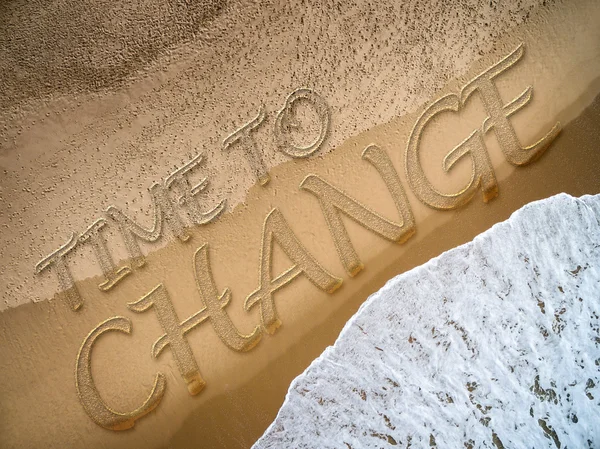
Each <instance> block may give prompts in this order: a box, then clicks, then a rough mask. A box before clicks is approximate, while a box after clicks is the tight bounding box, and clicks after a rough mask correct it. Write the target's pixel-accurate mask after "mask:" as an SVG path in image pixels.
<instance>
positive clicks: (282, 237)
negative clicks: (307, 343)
mask: <svg viewBox="0 0 600 449" xmlns="http://www.w3.org/2000/svg"><path fill="white" fill-rule="evenodd" d="M523 53H524V46H523V45H520V46H519V47H517V48H516V49H515V50H514V51H512V52H511V53H510V54H508V55H507V56H506V57H504V58H502V59H501V60H500V61H499V62H497V63H496V64H494V65H492V66H491V67H489V68H488V69H487V70H485V71H484V72H482V73H481V74H479V75H478V76H477V77H475V78H474V79H472V80H471V81H469V82H468V83H466V84H465V85H464V86H463V87H462V89H461V90H460V91H459V92H457V93H451V94H448V95H445V96H443V97H441V98H438V99H436V100H435V101H433V102H431V103H430V104H429V105H428V106H427V107H426V108H425V110H424V111H423V113H422V114H421V115H420V116H419V118H418V119H417V120H416V122H415V124H414V127H413V129H412V132H411V133H410V136H409V138H408V142H407V144H406V154H405V167H404V168H405V170H404V175H405V176H406V179H407V181H408V184H409V186H410V188H411V190H412V192H413V193H414V194H415V196H416V197H417V198H418V199H419V200H420V201H421V202H423V203H424V204H426V205H427V206H429V207H432V208H435V209H439V210H449V209H455V208H458V207H460V206H463V205H465V204H466V203H468V202H469V201H471V200H472V198H473V197H474V195H475V194H476V193H477V191H481V193H482V198H483V201H484V202H488V201H490V200H492V199H493V198H495V197H496V196H497V195H498V184H497V181H496V177H495V174H494V170H493V167H492V164H491V162H490V158H489V155H488V150H487V148H486V146H485V143H484V140H483V136H484V134H486V133H487V132H489V131H491V130H493V131H494V133H495V135H496V138H497V141H498V142H499V145H500V148H501V149H502V151H503V153H504V156H505V158H506V159H507V160H508V161H509V162H510V163H512V164H514V165H526V164H528V163H530V162H532V161H534V160H535V159H536V158H538V157H539V156H540V155H541V154H543V153H544V151H545V150H546V149H547V148H548V146H549V145H550V144H551V143H552V141H553V140H554V139H555V137H556V136H557V135H558V133H559V132H560V124H559V123H557V124H555V125H554V126H553V127H552V128H551V129H550V130H549V131H548V132H547V133H546V134H545V136H544V137H543V138H541V139H540V140H539V141H538V142H535V143H533V144H531V145H529V146H523V145H522V144H521V143H520V142H519V139H518V138H517V135H516V133H515V130H514V128H513V126H512V124H511V122H510V119H509V118H510V116H511V115H512V114H514V113H515V112H516V111H518V110H519V109H521V108H523V107H524V106H526V105H527V103H528V102H529V101H530V99H531V96H532V88H531V87H527V88H526V89H525V90H524V91H523V92H522V93H521V94H520V95H518V96H517V97H516V98H513V99H512V100H510V101H509V102H504V101H503V100H502V98H501V96H500V94H499V92H498V89H497V87H496V85H495V79H496V77H498V76H500V75H501V74H502V73H503V72H505V71H506V70H508V69H509V68H510V67H512V66H513V65H514V64H516V63H517V62H518V61H519V60H520V59H521V57H522V56H523ZM473 94H478V95H479V97H480V98H481V100H482V102H483V105H484V107H485V111H486V113H487V117H485V119H484V120H483V122H482V124H481V127H480V128H477V129H475V130H473V132H472V133H471V134H470V135H469V136H468V137H466V139H465V140H463V141H462V142H461V143H460V144H459V145H457V146H456V147H455V148H453V149H452V150H450V151H449V152H448V153H447V154H446V156H445V157H444V159H443V161H442V164H443V165H442V166H443V168H444V170H445V171H450V170H451V169H452V167H453V166H454V164H455V163H456V162H457V161H459V160H461V159H462V158H465V157H469V158H470V160H471V177H470V180H469V182H468V184H467V185H466V186H464V187H463V188H462V189H460V190H459V191H457V192H454V193H451V194H447V193H441V192H439V191H438V190H436V189H435V188H434V187H433V185H432V183H431V182H430V180H429V179H428V178H427V176H426V175H425V172H424V170H423V167H422V165H421V153H422V151H423V149H422V148H421V136H422V134H423V132H424V130H425V129H426V128H427V126H428V124H429V123H430V121H431V120H432V119H433V118H434V117H436V116H437V115H439V114H441V113H444V112H455V113H456V112H458V111H460V110H461V108H462V107H463V106H464V105H465V103H466V102H467V101H468V100H469V99H470V98H471V96H472V95H473ZM302 102H304V103H306V104H307V105H308V106H310V107H311V108H313V110H314V111H315V113H316V116H317V117H318V120H319V124H320V126H319V128H318V131H317V134H316V136H315V138H314V141H313V142H312V143H311V144H310V145H308V146H299V145H298V144H297V141H296V140H294V138H293V137H292V132H291V131H292V128H294V127H297V126H298V124H297V117H296V114H297V105H298V104H299V103H302ZM265 118H266V113H265V111H264V109H263V108H261V110H260V111H259V113H258V114H257V116H256V117H254V118H253V119H252V120H251V121H249V122H248V123H247V124H245V125H244V126H242V127H241V128H239V129H238V130H236V131H235V132H233V133H232V134H231V135H229V136H228V137H227V138H226V139H225V140H224V142H223V150H226V151H242V152H243V153H244V155H245V156H246V157H247V160H248V163H249V164H250V166H251V168H252V170H253V172H254V174H255V176H256V179H257V181H258V182H259V183H260V184H261V185H266V184H267V183H268V182H269V181H270V178H269V173H268V170H267V167H266V165H265V163H264V161H263V159H262V156H261V154H262V153H261V151H260V148H259V147H258V145H257V143H256V141H255V139H254V137H253V135H254V133H255V132H256V131H257V129H258V128H260V127H261V126H262V125H263V123H264V121H265ZM330 119H331V117H330V110H329V107H328V105H327V103H326V101H325V100H324V99H323V98H322V97H321V96H320V95H318V94H317V93H316V92H314V91H312V90H310V89H298V90H296V91H294V92H292V93H291V94H290V95H289V96H288V97H287V99H286V100H285V103H284V106H283V108H282V109H281V110H280V111H279V112H278V114H277V116H276V119H275V125H274V128H273V138H274V140H275V142H276V144H277V147H278V148H279V150H280V151H282V152H283V153H285V154H287V155H289V156H290V157H294V158H306V157H309V156H311V155H312V154H314V153H316V152H318V151H319V149H320V148H321V147H322V145H323V143H324V142H325V140H326V138H327V134H328V132H329V126H330ZM362 159H363V160H364V161H365V163H366V164H368V165H370V166H371V167H372V169H374V170H375V171H376V172H377V173H378V174H379V176H380V177H381V178H382V180H383V181H384V183H385V186H386V187H387V195H390V196H391V197H392V198H393V200H394V203H395V206H396V210H397V216H396V217H392V218H390V217H388V218H386V217H382V216H380V215H379V214H377V213H375V212H373V211H372V210H371V209H369V208H368V207H367V206H365V205H363V204H361V203H359V202H358V201H356V200H355V199H354V198H352V197H351V196H350V195H348V194H346V193H345V192H343V191H342V190H340V189H339V188H337V187H336V186H335V185H334V184H332V183H330V182H329V181H327V180H326V179H323V178H321V177H319V176H317V175H315V174H307V176H306V177H305V178H304V180H303V181H302V182H301V183H300V186H299V187H300V190H301V191H303V192H306V193H308V194H310V195H313V196H314V197H315V200H316V201H317V202H318V203H319V204H320V206H321V211H322V213H323V215H324V217H325V220H326V222H327V226H328V229H329V232H330V235H331V238H332V240H333V243H334V245H335V248H336V250H337V253H338V256H339V258H340V260H341V262H342V265H343V267H344V269H345V270H346V272H347V273H348V274H349V275H350V276H351V277H353V276H356V275H358V274H359V273H360V272H361V270H362V269H363V263H362V262H361V260H360V257H359V255H358V253H357V251H356V249H355V248H354V246H353V244H352V242H351V240H350V236H349V234H348V232H347V230H346V228H345V225H344V222H343V221H342V215H345V216H347V217H350V218H352V219H353V220H354V221H355V222H357V223H359V224H360V225H361V226H363V227H364V228H366V229H368V230H370V231H372V232H373V233H375V234H377V235H379V236H381V237H382V238H384V239H387V240H389V241H391V242H396V243H399V244H402V243H404V242H405V241H407V240H408V239H409V238H410V237H411V236H412V235H413V234H414V233H415V230H416V227H415V220H414V217H413V213H412V210H411V207H410V204H409V202H408V200H407V197H406V194H405V191H404V188H403V186H402V183H401V180H400V176H399V174H398V172H397V171H396V169H395V168H394V166H393V164H392V162H391V160H390V158H389V156H388V154H387V152H386V151H385V150H384V149H382V148H380V147H379V146H377V145H375V144H373V145H369V146H367V147H366V148H365V149H364V151H363V152H362ZM203 160H204V157H203V155H202V154H199V155H197V156H196V157H194V158H193V159H191V160H190V161H189V162H188V163H186V164H185V165H183V166H182V167H180V168H179V169H177V170H175V171H174V172H173V173H171V174H170V175H168V176H167V177H166V178H165V179H164V181H163V182H162V183H160V184H155V185H153V186H152V187H151V188H150V195H151V197H152V200H153V204H154V216H153V225H152V227H151V228H145V227H144V226H142V225H140V224H138V223H136V222H135V221H133V220H132V219H131V218H129V217H128V215H127V214H126V213H124V212H123V211H122V210H120V209H118V208H117V207H114V206H111V207H109V208H108V209H107V210H106V211H105V213H104V215H103V216H102V217H101V218H99V219H97V220H95V221H94V222H93V223H92V225H91V226H90V227H89V228H88V229H86V230H85V231H84V232H82V233H81V234H79V235H76V234H73V236H72V237H71V239H70V240H69V241H68V242H67V243H66V244H64V245H63V246H61V247H60V248H58V249H57V250H56V251H54V252H53V253H51V254H50V255H48V256H47V257H45V258H44V259H43V260H42V261H40V262H39V263H38V265H37V266H36V273H42V272H44V271H49V270H53V271H54V272H55V273H56V275H57V276H58V280H59V283H60V287H61V289H62V290H63V298H64V300H65V301H66V302H67V303H68V305H69V306H70V308H71V309H72V310H74V311H76V310H78V309H79V308H80V307H81V306H82V305H83V299H82V298H81V296H80V294H79V292H78V290H77V287H76V285H75V282H74V281H73V277H72V275H71V272H70V269H69V265H68V261H67V256H68V255H69V253H71V252H73V251H76V249H77V248H78V247H80V246H81V245H86V244H90V245H91V247H92V248H93V250H94V253H95V255H96V259H97V261H98V264H99V265H100V268H101V269H102V272H103V275H104V280H103V281H102V283H100V285H99V288H100V289H101V290H102V291H110V290H111V289H113V288H115V287H116V286H117V285H119V283H120V282H121V281H122V280H123V279H124V278H125V277H126V276H128V275H131V274H132V273H134V272H135V270H138V269H140V268H141V267H143V266H144V264H145V263H146V261H145V258H144V256H143V254H142V251H141V249H140V246H139V241H145V242H156V241H158V240H159V239H160V238H161V237H162V236H163V235H164V229H165V228H168V229H169V230H170V231H171V233H173V234H174V235H175V236H176V237H177V238H178V239H179V240H181V241H182V242H186V241H188V239H189V234H188V232H187V230H186V229H187V228H188V227H189V226H193V225H196V226H203V225H205V224H207V223H210V222H213V221H215V220H216V219H218V217H219V216H220V215H221V214H222V212H223V210H224V209H225V206H226V200H225V199H223V200H221V201H220V202H218V203H217V204H216V205H212V206H207V207H204V205H202V204H200V202H199V201H198V199H197V197H196V196H197V194H198V193H200V192H202V191H203V190H204V189H205V188H206V187H207V185H208V180H207V179H206V178H205V179H203V180H202V181H201V182H200V183H198V184H197V185H191V182H190V179H189V175H190V173H191V172H193V171H194V170H196V169H197V168H198V167H200V166H201V165H202V162H203ZM298 194H302V193H298ZM184 217H187V222H186V221H184ZM107 226H115V227H116V228H117V229H118V230H119V232H120V235H121V236H122V238H123V241H124V243H125V247H126V248H127V251H128V253H129V256H130V259H129V262H128V263H127V264H126V265H123V266H116V265H115V263H114V260H113V257H112V256H111V254H110V252H109V250H108V248H107V245H106V241H105V238H104V236H103V232H104V228H106V227H107ZM275 245H277V246H279V247H280V248H281V249H282V250H283V252H284V253H285V254H286V255H287V257H288V259H289V261H290V265H289V268H287V269H286V270H284V271H283V272H281V273H278V274H276V275H272V268H273V266H272V265H273V264H272V255H273V250H274V247H275ZM257 254H258V260H259V265H258V285H257V287H256V289H255V290H254V291H253V292H250V293H249V294H248V296H247V297H246V299H245V302H244V308H245V310H247V311H248V310H250V309H252V308H258V310H259V315H260V320H261V321H260V323H259V324H257V325H256V327H255V328H254V330H253V331H252V332H251V333H249V334H247V335H245V334H243V333H241V332H240V331H239V330H238V329H237V328H236V326H235V324H234V323H233V322H232V320H231V319H230V318H229V315H228V312H227V308H228V304H229V301H230V296H231V293H230V290H229V288H227V287H223V286H217V285H216V283H215V281H214V278H213V273H212V271H211V264H210V258H211V250H210V247H209V244H208V243H203V244H202V245H201V246H200V247H199V248H198V249H197V251H196V253H195V255H194V257H193V260H192V261H191V263H192V265H193V271H194V275H195V279H196V290H197V301H198V304H199V310H198V311H197V312H196V313H194V314H193V315H191V316H189V317H187V318H185V319H184V320H181V319H180V317H179V316H177V313H176V312H175V309H174V307H173V302H172V297H171V296H170V295H169V292H168V289H167V286H165V285H164V284H162V283H159V284H158V285H154V286H152V288H149V291H148V293H147V294H145V295H144V296H143V297H142V298H141V299H138V300H137V301H134V302H131V303H129V304H127V307H128V309H129V310H131V311H133V312H135V313H146V312H148V313H153V314H154V315H155V317H156V319H157V320H158V322H159V323H160V325H161V327H162V329H163V332H164V333H163V335H161V336H160V337H159V338H158V339H157V340H156V342H155V343H154V345H153V347H152V356H153V357H158V356H159V355H160V354H161V353H162V352H163V351H164V350H166V349H168V350H170V351H171V353H172V355H173V357H174V360H175V363H176V365H177V368H178V370H179V373H180V374H181V376H182V378H183V379H184V380H185V382H186V384H187V387H188V391H189V393H190V394H192V395H196V394H198V393H200V392H201V391H202V389H203V388H204V386H205V384H206V382H205V380H204V378H203V376H202V374H201V369H200V366H199V365H198V360H197V359H196V357H195V355H194V353H193V351H192V348H191V346H190V344H189V342H188V340H187V334H188V333H189V332H192V331H193V330H194V329H195V328H197V327H199V326H202V325H204V326H211V327H212V329H213V331H214V332H215V333H216V334H217V335H218V337H219V338H220V340H221V342H222V343H223V345H224V346H226V347H228V348H229V349H231V350H233V351H239V352H247V351H250V350H252V349H253V348H254V347H256V345H257V344H258V343H259V342H260V339H261V337H262V336H263V335H264V334H265V333H267V334H271V335H272V334H275V333H276V332H277V329H278V328H279V326H280V325H281V321H280V318H279V315H278V313H277V307H276V293H277V291H278V290H280V289H282V288H285V287H286V286H287V285H290V284H291V283H293V281H294V280H295V279H296V278H298V277H301V276H305V277H306V278H308V279H309V280H310V281H311V283H312V284H313V285H314V286H315V287H316V288H318V289H320V290H323V291H325V292H327V293H333V292H334V291H336V290H337V289H338V288H339V287H340V286H341V284H342V279H341V278H340V277H339V276H336V275H335V274H334V273H331V272H329V271H328V270H327V269H326V268H325V267H323V266H322V265H321V264H320V263H319V260H318V258H317V256H316V255H315V254H311V253H310V252H309V251H308V250H307V248H306V247H305V246H304V245H303V243H302V242H301V241H300V240H299V239H298V237H297V235H296V233H295V231H294V229H293V227H292V226H291V225H290V223H288V221H286V219H285V217H284V215H283V214H282V212H281V211H280V210H279V209H278V208H274V209H273V210H271V211H270V212H269V213H268V214H267V216H266V217H265V219H264V224H263V229H262V244H261V247H260V248H259V249H258V250H257ZM131 330H132V322H131V320H130V319H128V318H125V317H123V316H116V317H112V318H109V319H107V320H106V321H103V322H102V323H100V324H99V325H97V326H96V327H95V328H94V329H93V330H92V331H91V332H90V333H89V335H88V336H87V337H86V338H85V339H84V341H83V344H82V345H81V348H80V351H79V354H78V356H77V361H76V370H75V373H76V388H77V392H78V395H79V398H80V401H81V404H82V405H83V408H84V409H85V411H86V412H87V414H88V415H89V416H90V418H91V419H92V420H93V421H94V422H96V423H97V424H98V425H100V426H102V427H104V428H107V429H112V430H124V429H128V428H131V427H133V425H134V424H135V421H136V420H137V419H139V418H141V417H143V416H144V415H146V414H147V413H149V412H150V411H151V410H153V409H155V408H156V407H157V406H158V405H159V403H160V402H161V399H162V397H163V395H164V392H165V388H166V383H167V381H166V377H165V376H164V375H163V374H162V373H157V374H156V378H155V382H154V386H153V387H152V390H151V391H150V393H149V395H148V398H147V399H146V401H145V402H144V403H143V404H142V405H141V406H140V407H139V408H137V409H135V410H132V411H129V412H117V411H115V410H113V409H112V408H111V407H110V406H109V405H108V404H107V403H106V402H105V401H104V400H103V399H102V397H101V396H100V394H99V392H98V390H97V389H96V386H95V383H94V380H93V378H92V372H91V355H92V348H93V347H94V344H96V343H97V341H98V339H99V338H100V337H101V336H102V335H104V334H106V333H108V332H123V333H126V334H128V333H130V332H131Z"/></svg>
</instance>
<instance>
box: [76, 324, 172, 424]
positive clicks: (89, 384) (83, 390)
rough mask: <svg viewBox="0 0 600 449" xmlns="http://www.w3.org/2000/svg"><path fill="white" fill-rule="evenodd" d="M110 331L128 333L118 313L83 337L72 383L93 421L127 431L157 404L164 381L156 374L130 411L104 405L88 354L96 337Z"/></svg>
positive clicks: (160, 374)
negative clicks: (145, 394) (143, 397)
mask: <svg viewBox="0 0 600 449" xmlns="http://www.w3.org/2000/svg"><path fill="white" fill-rule="evenodd" d="M110 331H119V332H124V333H126V334H130V333H131V321H130V320H129V319H127V318H125V317H122V316H116V317H113V318H109V319H108V320H106V321H103V322H102V323H100V324H99V325H98V326H96V327H95V328H94V329H93V330H92V331H91V332H90V333H89V334H88V336H87V337H85V340H84V341H83V344H82V345H81V348H80V349H79V354H78V355H77V363H76V365H75V385H76V387H77V394H78V396H79V400H80V401H81V404H82V405H83V408H84V409H85V411H86V413H87V414H88V415H89V417H90V418H92V420H93V421H94V422H95V423H96V424H98V425H99V426H101V427H104V428H105V429H109V430H127V429H130V428H132V427H133V426H134V425H135V421H136V420H138V419H140V418H141V417H143V416H144V415H146V414H148V413H150V412H151V411H152V410H154V409H155V408H156V407H157V406H158V404H159V403H160V401H161V399H162V397H163V395H164V394H165V387H166V384H167V381H166V379H165V376H164V374H162V373H158V374H157V375H156V379H155V380H154V386H153V387H152V392H151V393H150V396H149V397H148V399H146V401H145V402H144V403H143V404H142V405H141V407H139V408H137V409H135V410H133V411H131V412H126V413H119V412H116V411H114V410H112V409H111V408H110V407H108V406H107V405H106V403H105V402H104V401H103V400H102V398H101V397H100V394H99V393H98V390H97V389H96V385H95V384H94V380H93V379H92V367H91V360H92V359H91V355H92V348H93V346H94V343H95V342H96V340H97V339H98V338H99V337H100V336H101V335H102V334H104V333H106V332H110Z"/></svg>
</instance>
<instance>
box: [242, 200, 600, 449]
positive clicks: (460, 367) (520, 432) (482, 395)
mask: <svg viewBox="0 0 600 449" xmlns="http://www.w3.org/2000/svg"><path fill="white" fill-rule="evenodd" d="M599 219H600V195H598V196H584V197H582V198H580V199H576V198H573V197H571V196H569V195H566V194H561V195H557V196H555V197H552V198H549V199H546V200H542V201H538V202H535V203H531V204H529V205H527V206H525V207H524V208H522V209H521V210H519V211H517V212H515V213H514V214H513V215H512V216H511V218H510V219H509V220H507V221H506V222H503V223H500V224H497V225H495V226H494V227H493V228H491V229H490V230H488V231H487V232H485V233H483V234H481V235H479V236H478V237H476V238H475V239H474V240H473V241H472V242H470V243H468V244H466V245H463V246H460V247H458V248H455V249H453V250H451V251H448V252H446V253H444V254H442V255H441V256H439V257H437V258H435V259H432V260H430V261H429V262H428V263H426V264H425V265H422V266H420V267H418V268H415V269H413V270H411V271H409V272H407V273H404V274H402V275H399V276H397V277H395V278H393V279H391V280H390V281H389V282H388V283H387V284H386V285H385V286H384V287H383V288H382V289H381V290H380V291H379V292H377V293H375V294H374V295H372V296H371V297H370V298H369V299H368V300H367V301H366V302H365V303H364V304H363V306H362V307H361V308H360V310H359V311H358V312H357V314H356V315H355V316H354V317H353V318H352V319H351V320H350V321H349V322H348V323H347V325H346V326H345V328H344V329H343V331H342V333H341V334H340V337H339V338H338V340H337V341H336V343H335V344H334V346H333V347H329V348H328V349H327V350H325V352H324V353H323V354H322V355H321V356H320V357H319V358H318V359H316V360H315V361H314V362H313V363H312V364H311V365H310V367H309V368H308V369H307V370H306V371H305V372H304V373H303V374H302V375H300V376H299V377H298V378H296V379H295V380H294V382H293V383H292V385H291V387H290V389H289V392H288V394H287V397H286V400H285V402H284V404H283V406H282V408H281V410H280V412H279V414H278V416H277V418H276V420H275V421H274V422H273V424H272V425H271V426H270V427H269V429H267V431H266V432H265V434H264V435H263V437H262V438H261V439H260V440H259V441H258V442H257V443H256V445H255V446H254V447H255V448H275V447H276V448H282V447H285V448H304V447H306V448H308V447H310V448H320V449H325V448H346V447H349V448H354V449H357V448H380V447H393V446H395V445H397V446H399V447H407V445H408V446H410V447H429V446H430V444H431V443H433V442H434V440H435V444H436V445H437V446H436V447H438V448H453V449H455V448H463V447H468V446H467V444H469V443H470V444H472V447H473V448H475V447H499V448H500V447H506V448H544V447H548V448H554V447H557V445H558V444H560V447H562V448H563V449H564V448H573V449H575V448H588V447H590V448H594V447H600V424H598V423H600V407H599V404H600V387H599V385H600V366H599V364H600V302H599V300H598V296H599V294H600V264H599V262H600V225H599V221H598V220H599ZM544 427H545V429H544ZM409 443H410V444H409ZM465 443H466V444H465Z"/></svg>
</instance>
